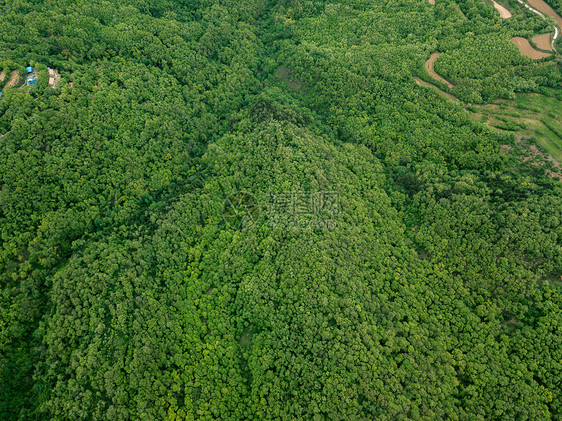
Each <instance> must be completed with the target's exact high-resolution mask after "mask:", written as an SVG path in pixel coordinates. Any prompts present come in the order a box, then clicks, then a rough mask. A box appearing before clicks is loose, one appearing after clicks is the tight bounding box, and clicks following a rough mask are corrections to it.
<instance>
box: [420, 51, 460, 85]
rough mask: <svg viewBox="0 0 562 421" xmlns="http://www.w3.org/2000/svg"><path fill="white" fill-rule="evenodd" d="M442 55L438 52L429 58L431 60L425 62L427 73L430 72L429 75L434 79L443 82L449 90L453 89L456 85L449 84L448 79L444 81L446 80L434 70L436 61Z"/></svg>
mask: <svg viewBox="0 0 562 421" xmlns="http://www.w3.org/2000/svg"><path fill="white" fill-rule="evenodd" d="M440 55H441V53H437V52H436V53H433V54H432V55H431V57H429V60H427V61H426V62H425V68H426V69H427V71H428V72H429V74H430V75H431V77H433V78H434V79H436V80H438V81H439V82H443V83H444V84H446V85H447V86H448V87H449V88H453V87H454V85H453V84H452V83H451V82H449V81H447V80H446V79H444V78H442V77H441V76H439V75H438V74H437V73H436V72H435V70H434V68H433V66H434V64H435V60H436V59H437V57H439V56H440Z"/></svg>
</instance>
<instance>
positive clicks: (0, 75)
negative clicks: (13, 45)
mask: <svg viewBox="0 0 562 421" xmlns="http://www.w3.org/2000/svg"><path fill="white" fill-rule="evenodd" d="M4 79H6V72H5V71H4V70H2V73H0V82H4Z"/></svg>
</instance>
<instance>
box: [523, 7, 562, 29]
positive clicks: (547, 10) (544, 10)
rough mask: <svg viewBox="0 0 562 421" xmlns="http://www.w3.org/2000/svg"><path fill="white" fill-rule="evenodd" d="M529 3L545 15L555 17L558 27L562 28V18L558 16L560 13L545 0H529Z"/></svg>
mask: <svg viewBox="0 0 562 421" xmlns="http://www.w3.org/2000/svg"><path fill="white" fill-rule="evenodd" d="M527 3H529V4H530V5H531V6H532V7H534V8H535V9H537V10H538V11H539V12H542V13H544V14H545V15H547V16H549V17H551V18H554V20H555V21H556V24H557V25H558V27H559V28H562V18H561V17H560V16H558V13H556V12H555V11H554V10H553V9H552V7H550V6H549V5H548V4H546V3H545V2H544V1H543V0H527ZM556 38H557V37H556Z"/></svg>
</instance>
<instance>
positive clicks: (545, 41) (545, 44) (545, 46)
mask: <svg viewBox="0 0 562 421" xmlns="http://www.w3.org/2000/svg"><path fill="white" fill-rule="evenodd" d="M531 41H533V42H534V43H535V44H536V46H537V47H539V48H540V49H541V50H546V51H552V48H551V46H550V34H541V35H535V36H534V37H533V38H531Z"/></svg>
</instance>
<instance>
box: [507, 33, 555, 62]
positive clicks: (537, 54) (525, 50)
mask: <svg viewBox="0 0 562 421" xmlns="http://www.w3.org/2000/svg"><path fill="white" fill-rule="evenodd" d="M511 42H513V43H514V44H515V45H517V48H519V51H520V52H521V54H523V55H524V56H527V57H529V58H530V59H533V60H538V59H541V58H545V57H548V56H550V54H548V53H543V52H542V51H537V50H535V49H534V48H533V47H532V46H531V44H529V41H527V40H526V39H525V38H521V37H513V38H511Z"/></svg>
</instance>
